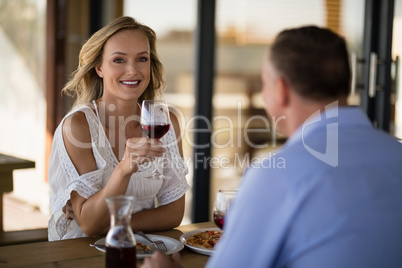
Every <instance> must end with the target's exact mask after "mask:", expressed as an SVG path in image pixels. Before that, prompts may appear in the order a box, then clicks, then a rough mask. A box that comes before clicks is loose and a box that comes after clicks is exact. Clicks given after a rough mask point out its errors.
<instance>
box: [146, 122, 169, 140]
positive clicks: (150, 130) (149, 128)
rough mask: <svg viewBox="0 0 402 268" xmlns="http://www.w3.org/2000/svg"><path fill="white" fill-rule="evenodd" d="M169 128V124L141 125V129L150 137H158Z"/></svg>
mask: <svg viewBox="0 0 402 268" xmlns="http://www.w3.org/2000/svg"><path fill="white" fill-rule="evenodd" d="M169 129H170V124H160V125H142V131H143V132H144V133H145V134H146V135H147V136H148V137H150V138H153V139H160V138H162V137H163V136H164V135H165V134H166V133H167V132H168V131H169Z"/></svg>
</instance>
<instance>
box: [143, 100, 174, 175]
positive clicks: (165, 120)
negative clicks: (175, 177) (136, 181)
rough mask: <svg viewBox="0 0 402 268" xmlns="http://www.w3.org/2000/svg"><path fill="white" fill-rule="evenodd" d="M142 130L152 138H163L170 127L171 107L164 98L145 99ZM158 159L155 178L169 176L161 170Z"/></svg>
mask: <svg viewBox="0 0 402 268" xmlns="http://www.w3.org/2000/svg"><path fill="white" fill-rule="evenodd" d="M141 128H142V131H143V132H144V133H145V134H146V135H147V136H148V137H149V138H152V139H160V138H162V137H163V136H164V135H165V134H166V133H167V132H168V131H169V129H170V117H169V108H168V105H167V103H166V101H164V100H144V101H143V102H142V108H141ZM158 160H159V159H157V160H155V172H154V173H153V174H152V177H150V178H154V179H162V178H169V177H168V176H165V175H162V174H161V173H160V172H159V170H158V169H159V165H158Z"/></svg>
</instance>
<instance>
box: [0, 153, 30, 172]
mask: <svg viewBox="0 0 402 268" xmlns="http://www.w3.org/2000/svg"><path fill="white" fill-rule="evenodd" d="M34 167H35V162H33V161H30V160H25V159H21V158H17V157H14V156H10V155H5V154H0V172H8V171H12V170H14V169H23V168H34Z"/></svg>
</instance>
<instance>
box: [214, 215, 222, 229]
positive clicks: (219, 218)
mask: <svg viewBox="0 0 402 268" xmlns="http://www.w3.org/2000/svg"><path fill="white" fill-rule="evenodd" d="M224 218H225V213H223V212H221V211H214V222H215V224H216V225H217V226H218V227H219V228H221V229H223V223H224Z"/></svg>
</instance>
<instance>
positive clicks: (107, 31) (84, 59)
mask: <svg viewBox="0 0 402 268" xmlns="http://www.w3.org/2000/svg"><path fill="white" fill-rule="evenodd" d="M122 30H139V31H141V32H142V33H143V34H145V36H146V37H147V39H148V42H149V46H150V52H151V56H150V57H151V78H150V82H149V85H148V87H147V88H146V89H145V91H144V93H143V94H142V95H141V96H140V98H139V99H138V102H139V103H141V102H142V101H143V100H145V99H147V100H148V99H149V100H152V99H155V98H156V97H157V96H159V95H161V94H162V91H163V90H164V86H165V82H164V80H163V65H162V63H161V62H160V60H159V58H158V54H157V52H156V34H155V32H154V31H153V30H152V29H151V28H149V27H148V26H146V25H144V24H141V23H139V22H138V21H136V20H135V19H133V18H131V17H120V18H117V19H115V20H114V21H112V22H111V23H109V24H108V25H106V26H105V27H103V28H102V29H100V30H99V31H97V32H96V33H94V34H93V35H92V36H91V38H89V39H88V41H86V43H85V44H84V45H83V46H82V48H81V51H80V54H79V62H78V68H77V70H75V71H74V72H73V73H72V75H71V79H70V80H69V82H67V84H66V85H65V86H64V88H63V90H62V92H64V93H65V94H67V95H69V96H75V97H76V100H75V102H74V105H73V107H77V106H79V105H82V104H85V103H89V102H91V101H92V100H95V99H98V98H100V97H101V96H102V95H103V80H102V78H100V77H99V76H98V74H97V73H96V71H95V66H97V65H99V64H101V63H102V54H103V49H104V47H105V44H106V42H107V41H108V40H109V38H110V37H112V36H113V35H114V34H116V33H117V32H119V31H122Z"/></svg>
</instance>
